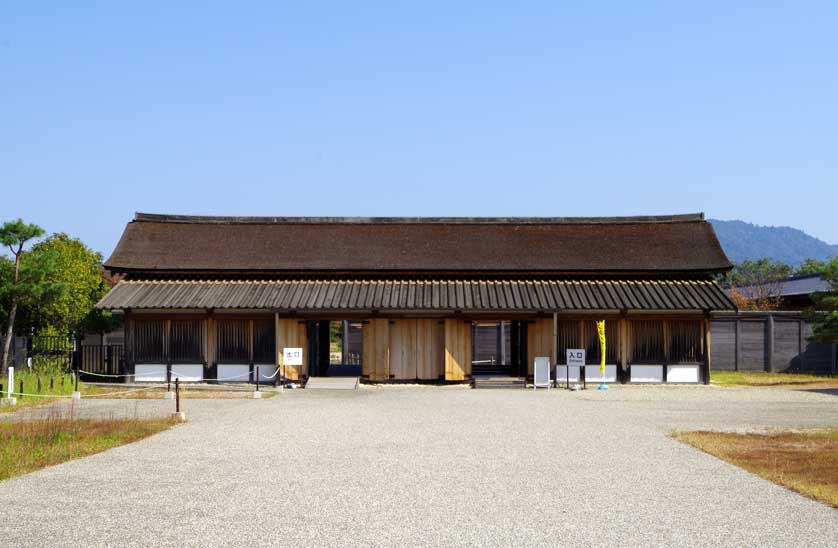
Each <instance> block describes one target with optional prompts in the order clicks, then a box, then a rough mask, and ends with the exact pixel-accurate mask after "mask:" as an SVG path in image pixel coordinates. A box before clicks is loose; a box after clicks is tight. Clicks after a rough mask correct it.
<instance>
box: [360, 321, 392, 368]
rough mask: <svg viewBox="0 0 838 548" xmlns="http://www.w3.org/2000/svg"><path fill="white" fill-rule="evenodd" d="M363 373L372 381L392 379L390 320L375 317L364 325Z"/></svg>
mask: <svg viewBox="0 0 838 548" xmlns="http://www.w3.org/2000/svg"><path fill="white" fill-rule="evenodd" d="M363 347H364V349H363V356H362V357H361V369H362V371H361V373H362V374H363V375H364V376H365V377H367V378H368V379H369V380H371V381H386V380H389V379H390V321H389V320H386V319H374V320H370V321H369V323H367V324H365V325H364V329H363Z"/></svg>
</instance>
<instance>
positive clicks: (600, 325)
mask: <svg viewBox="0 0 838 548" xmlns="http://www.w3.org/2000/svg"><path fill="white" fill-rule="evenodd" d="M596 332H597V335H599V372H600V373H602V374H603V375H604V374H605V320H598V321H597V323H596Z"/></svg>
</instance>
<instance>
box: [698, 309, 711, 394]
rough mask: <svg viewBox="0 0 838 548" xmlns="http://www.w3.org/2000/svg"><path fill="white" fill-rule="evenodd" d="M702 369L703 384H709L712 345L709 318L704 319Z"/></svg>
mask: <svg viewBox="0 0 838 548" xmlns="http://www.w3.org/2000/svg"><path fill="white" fill-rule="evenodd" d="M704 337H705V339H704V371H702V375H701V376H702V382H703V383H704V384H710V366H711V363H710V355H711V349H712V348H713V346H712V339H711V333H710V319H709V318H705V319H704Z"/></svg>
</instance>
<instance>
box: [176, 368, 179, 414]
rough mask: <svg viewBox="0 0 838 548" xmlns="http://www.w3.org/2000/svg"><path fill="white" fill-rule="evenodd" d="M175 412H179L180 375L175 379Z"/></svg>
mask: <svg viewBox="0 0 838 548" xmlns="http://www.w3.org/2000/svg"><path fill="white" fill-rule="evenodd" d="M175 413H180V377H178V378H176V379H175Z"/></svg>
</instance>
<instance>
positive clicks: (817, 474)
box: [674, 429, 838, 508]
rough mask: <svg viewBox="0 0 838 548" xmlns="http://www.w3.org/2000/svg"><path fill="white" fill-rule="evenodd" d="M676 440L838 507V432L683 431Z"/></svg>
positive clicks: (833, 430)
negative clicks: (742, 432) (756, 432)
mask: <svg viewBox="0 0 838 548" xmlns="http://www.w3.org/2000/svg"><path fill="white" fill-rule="evenodd" d="M674 437H675V438H676V439H678V440H680V441H682V442H684V443H687V444H689V445H692V446H693V447H696V448H698V449H701V450H702V451H704V452H705V453H709V454H710V455H713V456H714V457H718V458H720V459H722V460H725V461H727V462H730V463H732V464H735V465H736V466H739V467H741V468H744V469H745V470H747V471H749V472H752V473H754V474H757V475H759V476H762V477H763V478H765V479H767V480H770V481H773V482H774V483H777V484H779V485H782V486H784V487H788V488H789V489H793V490H794V491H797V492H798V493H801V494H802V495H805V496H807V497H810V498H813V499H815V500H818V501H820V502H823V503H826V504H829V505H831V506H833V507H836V508H838V429H829V430H819V431H809V432H782V433H776V434H774V433H772V434H735V433H725V432H679V433H676V434H675V435H674Z"/></svg>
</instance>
